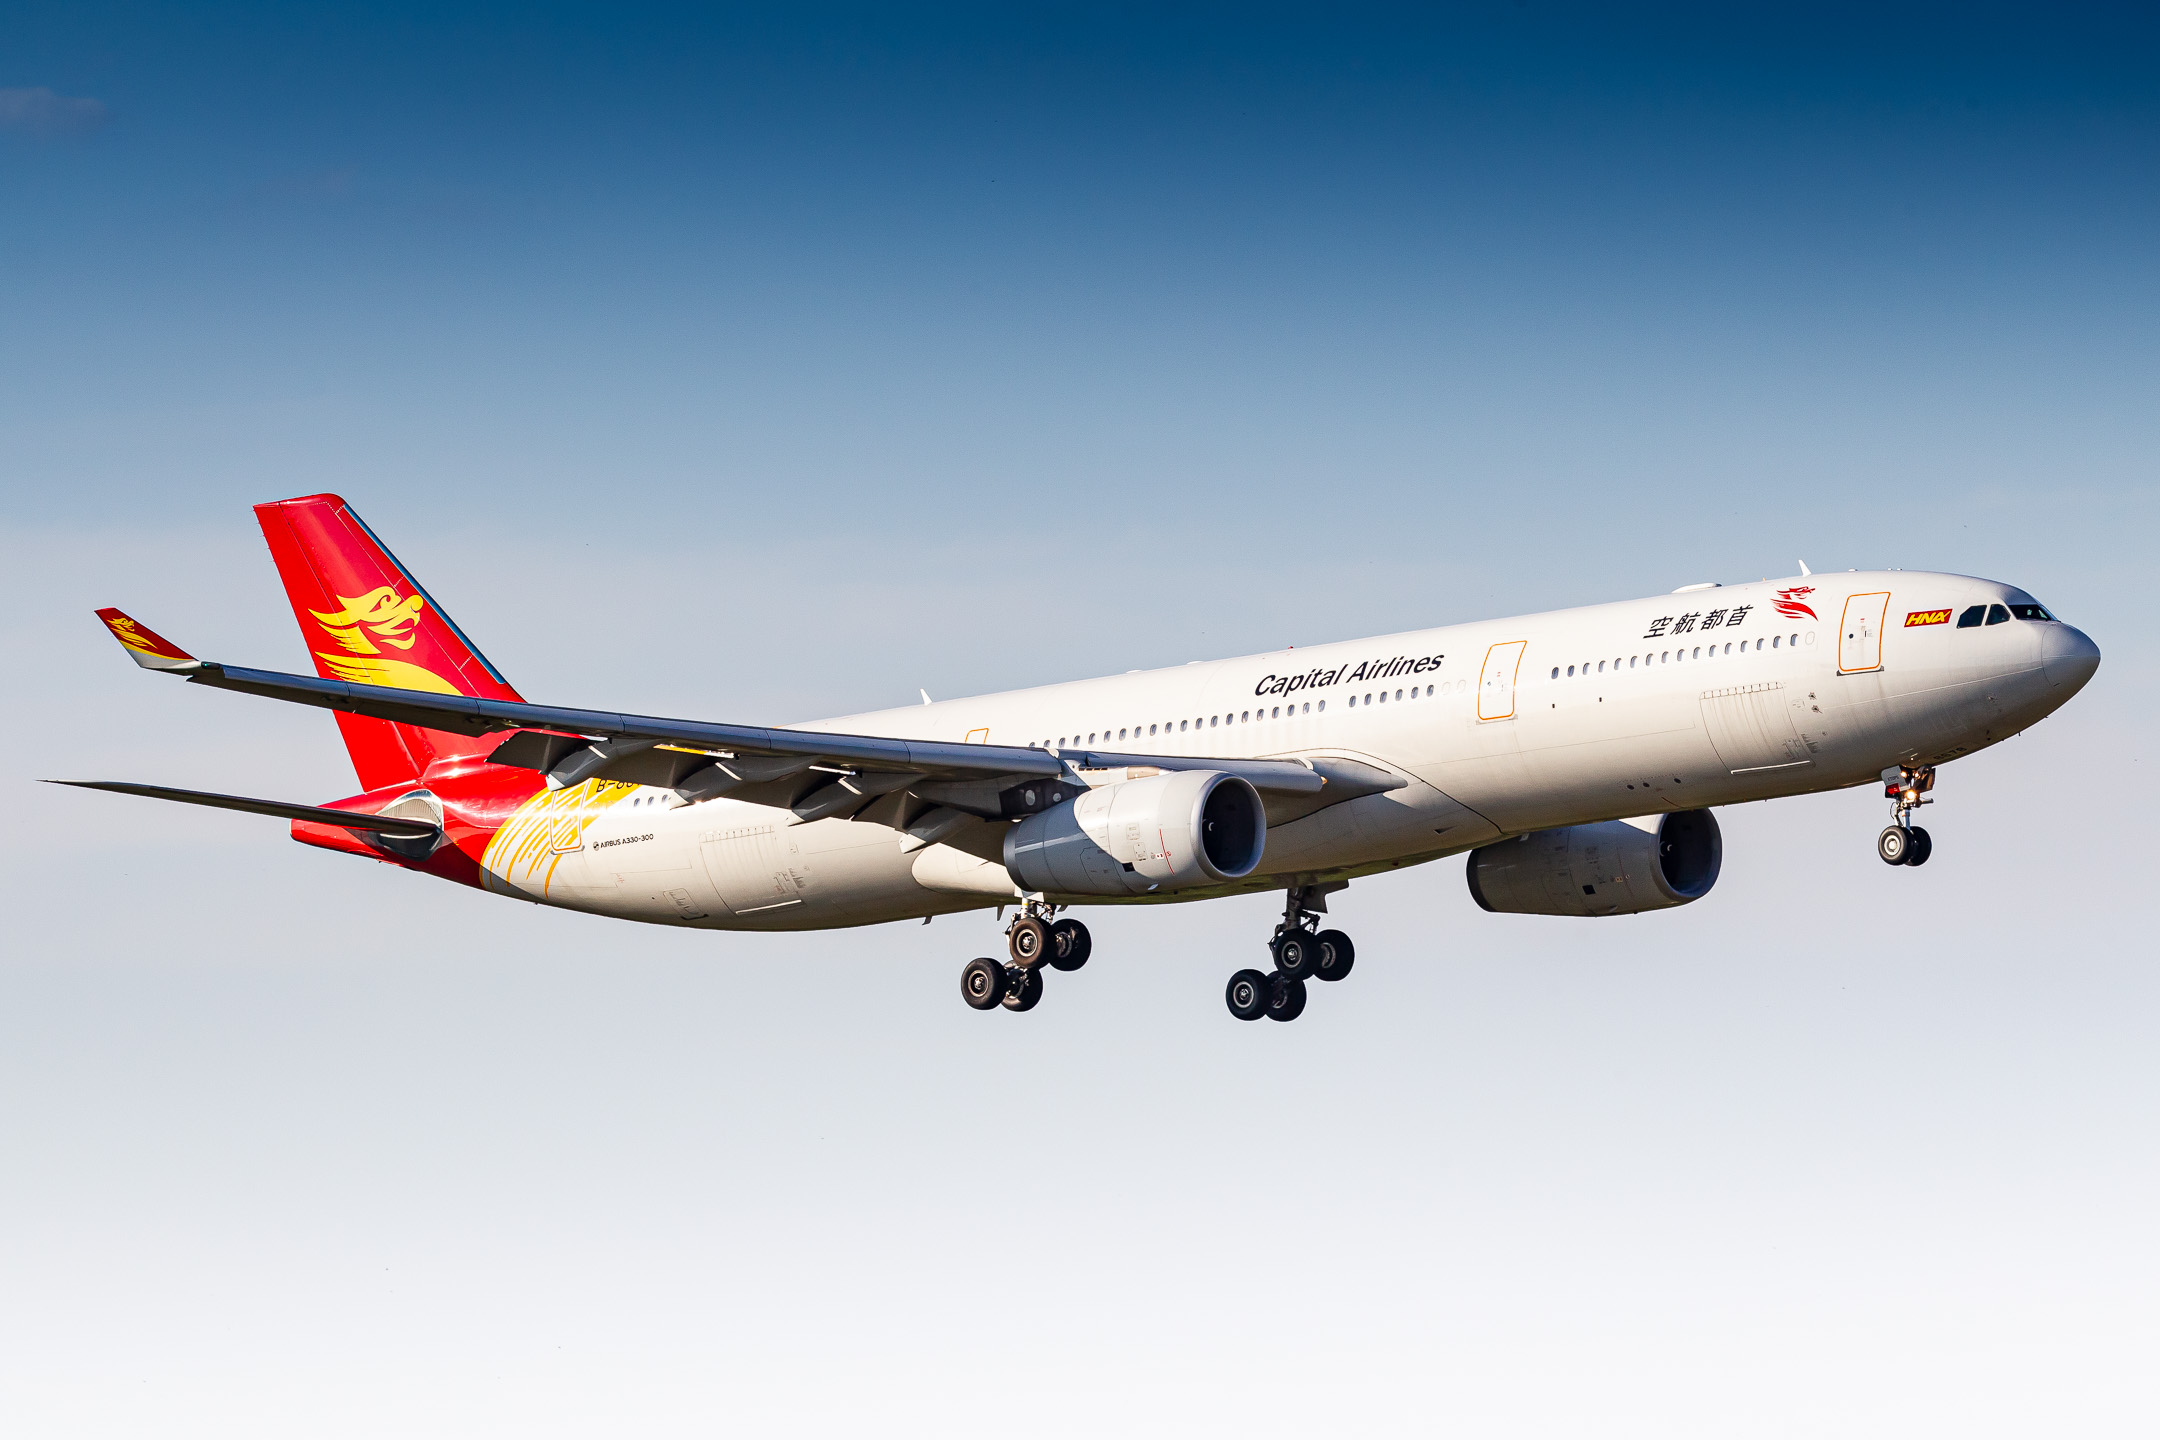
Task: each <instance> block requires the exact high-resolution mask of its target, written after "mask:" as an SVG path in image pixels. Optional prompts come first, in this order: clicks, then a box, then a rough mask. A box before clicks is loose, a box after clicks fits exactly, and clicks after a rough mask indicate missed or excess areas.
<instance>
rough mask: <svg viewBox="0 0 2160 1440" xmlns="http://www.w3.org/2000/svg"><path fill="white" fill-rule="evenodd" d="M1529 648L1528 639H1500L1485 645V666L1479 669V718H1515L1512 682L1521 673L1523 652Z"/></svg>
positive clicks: (1513, 685) (1513, 686) (1513, 682)
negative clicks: (1505, 707) (1504, 704)
mask: <svg viewBox="0 0 2160 1440" xmlns="http://www.w3.org/2000/svg"><path fill="white" fill-rule="evenodd" d="M1528 648H1530V642H1529V641H1527V640H1503V641H1501V642H1500V643H1499V644H1498V645H1494V646H1490V647H1489V648H1487V650H1486V651H1485V665H1484V668H1482V669H1481V670H1479V671H1478V689H1477V718H1478V719H1480V720H1512V719H1514V718H1515V682H1516V680H1517V679H1518V678H1519V677H1520V675H1521V671H1522V657H1523V651H1525V650H1527V649H1528ZM1503 700H1504V701H1505V702H1506V704H1507V709H1505V710H1502V709H1501V708H1500V706H1501V703H1502V702H1503Z"/></svg>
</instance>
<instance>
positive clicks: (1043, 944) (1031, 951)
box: [1005, 915, 1050, 969]
mask: <svg viewBox="0 0 2160 1440" xmlns="http://www.w3.org/2000/svg"><path fill="white" fill-rule="evenodd" d="M1005 949H1006V951H1007V953H1009V954H1010V955H1011V956H1012V962H1013V964H1015V965H1018V966H1020V967H1021V968H1022V969H1032V968H1034V965H1035V962H1036V961H1038V960H1040V959H1042V958H1043V955H1044V953H1045V952H1047V951H1048V950H1049V949H1050V927H1049V926H1047V925H1045V924H1043V922H1042V921H1040V920H1038V919H1036V918H1035V917H1034V916H1033V915H1023V916H1021V917H1020V918H1019V919H1017V920H1015V921H1013V923H1012V928H1011V929H1010V930H1007V931H1006V932H1005Z"/></svg>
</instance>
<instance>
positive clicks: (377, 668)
mask: <svg viewBox="0 0 2160 1440" xmlns="http://www.w3.org/2000/svg"><path fill="white" fill-rule="evenodd" d="M255 518H256V520H257V521H259V522H260V523H261V525H262V530H263V538H264V539H265V540H267V541H269V542H270V556H271V558H272V559H273V560H275V561H276V562H277V568H278V576H279V578H280V579H282V580H283V581H284V582H285V594H286V597H287V598H288V599H290V600H291V601H292V607H293V618H294V619H295V620H297V621H299V622H300V634H301V636H302V638H303V639H304V640H305V641H306V642H307V647H308V652H309V654H311V655H312V656H313V657H314V659H315V673H316V674H318V675H320V676H322V677H323V678H324V679H326V680H350V681H353V682H356V683H358V684H362V685H386V686H390V687H392V688H394V689H399V690H426V691H430V692H432V693H434V694H437V695H474V696H480V697H483V698H487V699H496V700H517V699H520V698H521V697H520V696H519V695H518V693H517V691H515V690H513V689H511V688H510V683H509V682H508V681H506V680H504V679H503V677H502V675H501V673H500V672H498V671H497V670H496V669H495V667H494V666H493V665H490V664H489V663H488V662H487V657H485V656H483V655H482V654H481V653H480V652H479V651H478V650H477V649H475V648H474V647H473V645H472V643H471V642H470V641H468V640H467V639H466V638H465V635H464V632H462V631H461V630H459V629H458V627H457V625H456V624H455V623H454V622H453V621H452V620H451V619H450V617H449V616H448V615H447V614H445V613H444V612H443V609H442V607H441V606H439V605H437V604H436V603H435V602H434V600H433V599H432V598H431V597H430V596H429V595H428V593H427V592H426V591H425V590H423V589H421V588H420V582H419V581H417V580H415V579H414V578H413V576H412V573H411V572H410V571H408V570H407V569H406V568H405V567H404V566H402V565H400V564H399V563H398V561H397V557H396V556H394V555H392V554H391V553H390V552H389V550H387V549H386V548H384V546H383V544H382V542H381V541H380V540H377V539H376V538H375V534H374V532H373V531H371V530H369V529H368V527H367V526H366V525H365V524H364V523H362V521H361V519H360V517H359V516H358V515H355V514H354V513H353V511H352V507H351V506H349V505H347V504H346V503H345V502H344V501H343V500H341V499H339V498H338V497H337V496H335V495H304V496H301V497H300V498H298V499H295V500H274V501H272V502H270V503H269V504H267V505H258V506H256V507H255ZM337 722H338V729H339V731H340V732H341V733H342V734H343V735H344V737H345V748H346V750H347V751H348V752H350V753H351V755H352V762H353V769H354V770H355V771H357V772H358V773H359V776H360V785H361V788H362V789H365V790H375V789H379V788H381V787H383V786H386V785H400V784H404V783H406V782H408V781H411V780H415V779H418V778H419V776H420V775H421V774H422V773H423V772H424V771H426V769H427V767H428V766H429V765H431V764H434V763H435V762H436V761H439V760H450V759H458V758H462V757H466V756H478V755H483V754H485V753H487V752H488V751H489V750H491V749H492V748H494V745H495V744H496V737H492V736H488V737H480V738H473V737H469V736H464V735H453V734H449V733H447V732H445V731H441V730H424V729H422V728H420V727H419V726H417V725H399V724H395V723H393V722H391V721H388V720H375V719H370V718H368V717H366V716H362V715H339V716H338V717H337Z"/></svg>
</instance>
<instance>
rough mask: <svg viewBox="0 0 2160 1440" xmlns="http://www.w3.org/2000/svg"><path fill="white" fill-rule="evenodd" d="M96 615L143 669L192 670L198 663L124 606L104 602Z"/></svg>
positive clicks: (199, 662)
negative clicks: (124, 608) (122, 607)
mask: <svg viewBox="0 0 2160 1440" xmlns="http://www.w3.org/2000/svg"><path fill="white" fill-rule="evenodd" d="M97 617H98V619H100V620H102V621H104V622H105V628H106V629H108V630H110V631H112V633H113V638H114V639H115V640H118V641H119V642H120V643H121V644H122V645H125V646H126V647H127V652H128V655H129V657H130V658H132V659H133V660H134V662H135V663H136V664H138V665H140V666H142V667H143V668H144V669H145V670H192V669H194V668H195V667H196V666H197V665H200V664H201V663H202V662H201V661H199V660H197V659H196V658H195V657H194V656H192V655H190V654H188V653H187V651H185V650H182V649H181V648H180V647H179V646H177V645H175V644H173V643H172V641H170V640H167V639H166V638H165V637H164V636H162V635H160V634H158V633H157V631H155V630H152V629H151V628H150V627H149V626H147V625H145V624H143V623H142V622H141V621H140V620H137V619H135V618H134V617H133V616H131V615H129V614H128V613H127V612H126V611H124V610H115V609H113V608H112V607H110V606H107V607H106V608H105V609H103V610H100V611H98V612H97Z"/></svg>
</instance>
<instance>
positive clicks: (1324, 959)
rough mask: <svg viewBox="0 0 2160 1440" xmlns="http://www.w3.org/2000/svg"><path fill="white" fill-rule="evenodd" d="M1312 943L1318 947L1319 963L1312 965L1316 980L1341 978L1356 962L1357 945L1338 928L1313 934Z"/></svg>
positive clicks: (1347, 973)
mask: <svg viewBox="0 0 2160 1440" xmlns="http://www.w3.org/2000/svg"><path fill="white" fill-rule="evenodd" d="M1313 943H1314V944H1315V945H1317V946H1319V947H1320V960H1319V963H1318V964H1316V965H1314V966H1313V978H1314V979H1316V980H1329V981H1334V980H1341V979H1343V978H1344V977H1345V976H1347V975H1349V973H1350V967H1351V966H1352V965H1354V964H1356V963H1357V947H1356V946H1355V945H1352V944H1351V943H1350V937H1349V936H1348V935H1345V934H1343V932H1342V931H1340V930H1322V931H1321V932H1320V933H1319V934H1318V935H1315V936H1313Z"/></svg>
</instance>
